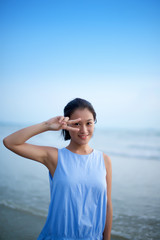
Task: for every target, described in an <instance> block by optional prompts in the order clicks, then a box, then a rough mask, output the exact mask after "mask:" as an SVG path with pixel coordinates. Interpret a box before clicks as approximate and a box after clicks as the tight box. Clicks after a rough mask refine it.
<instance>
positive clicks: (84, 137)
mask: <svg viewBox="0 0 160 240" xmlns="http://www.w3.org/2000/svg"><path fill="white" fill-rule="evenodd" d="M79 137H80V138H81V139H86V138H87V137H88V135H79Z"/></svg>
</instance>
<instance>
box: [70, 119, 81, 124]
mask: <svg viewBox="0 0 160 240" xmlns="http://www.w3.org/2000/svg"><path fill="white" fill-rule="evenodd" d="M79 121H81V118H77V119H74V120H69V121H68V123H71V124H72V123H77V122H79Z"/></svg>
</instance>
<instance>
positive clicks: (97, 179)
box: [38, 148, 107, 240]
mask: <svg viewBox="0 0 160 240" xmlns="http://www.w3.org/2000/svg"><path fill="white" fill-rule="evenodd" d="M49 179H50V192H51V201H50V205H49V210H48V217H47V220H46V223H45V225H44V228H43V229H42V231H41V233H40V235H39V237H38V240H75V239H80V240H102V239H103V231H104V227H105V221H106V210H107V209H106V205H107V184H106V168H105V164H104V159H103V153H102V152H100V151H97V150H93V152H92V153H90V154H88V155H80V154H76V153H73V152H71V151H70V150H68V149H67V148H62V149H59V150H58V163H57V167H56V170H55V173H54V176H53V177H52V176H51V174H50V172H49Z"/></svg>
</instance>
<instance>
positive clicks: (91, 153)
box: [64, 147, 95, 156]
mask: <svg viewBox="0 0 160 240" xmlns="http://www.w3.org/2000/svg"><path fill="white" fill-rule="evenodd" d="M64 149H65V150H67V151H69V152H70V153H72V154H76V155H78V156H90V155H92V154H93V152H94V151H95V150H94V149H93V148H92V152H91V153H89V154H79V153H74V152H72V151H71V150H69V149H68V148H66V147H65V148H64Z"/></svg>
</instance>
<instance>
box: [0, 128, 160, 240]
mask: <svg viewBox="0 0 160 240" xmlns="http://www.w3.org/2000/svg"><path fill="white" fill-rule="evenodd" d="M21 127H22V126H12V125H1V126H0V138H1V142H0V149H1V156H0V165H1V168H0V178H1V181H0V240H11V239H16V240H20V239H22V240H25V239H26V240H30V239H32V240H34V239H37V237H38V235H39V234H40V232H41V230H42V228H43V226H44V223H45V220H46V217H47V213H48V207H49V201H50V190H49V176H48V170H47V168H45V167H44V166H43V165H41V164H39V163H37V162H34V161H31V160H28V159H25V158H22V157H20V156H17V155H16V154H14V153H12V152H10V151H9V150H7V149H6V148H5V147H4V146H3V144H2V139H3V137H5V136H7V135H8V134H10V133H12V132H14V131H16V130H18V129H20V128H21ZM29 142H30V143H34V144H39V145H44V144H45V145H48V146H55V147H58V148H62V147H64V146H65V145H66V144H67V143H66V142H64V141H63V139H62V137H61V136H60V134H59V133H54V134H53V132H47V133H44V134H41V135H38V136H35V137H33V138H32V139H31V140H29ZM159 143H160V133H159V132H158V131H152V130H146V131H144V130H143V131H130V130H127V131H126V130H125V131H124V130H100V129H99V130H98V129H96V131H95V134H94V137H93V139H92V140H91V146H92V147H93V148H96V149H99V150H101V151H103V152H105V153H106V154H108V155H109V156H110V157H111V160H112V171H113V176H112V204H113V223H112V240H118V239H119V240H120V239H121V240H124V239H128V240H129V239H130V240H144V239H145V240H151V239H152V240H158V239H160V204H159V203H160V178H159V172H160V146H159Z"/></svg>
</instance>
